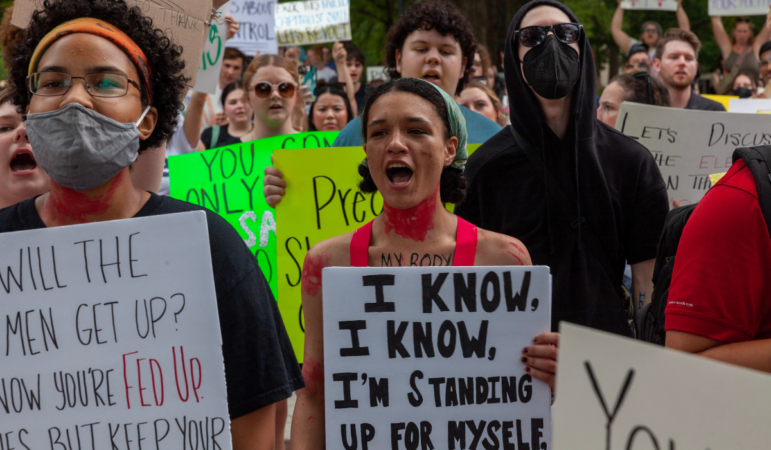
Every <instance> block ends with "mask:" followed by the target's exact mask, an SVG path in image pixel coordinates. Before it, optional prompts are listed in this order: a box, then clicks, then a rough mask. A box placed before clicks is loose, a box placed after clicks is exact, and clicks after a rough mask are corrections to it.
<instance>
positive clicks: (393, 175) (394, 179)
mask: <svg viewBox="0 0 771 450" xmlns="http://www.w3.org/2000/svg"><path fill="white" fill-rule="evenodd" d="M385 172H386V177H387V178H388V181H390V182H391V184H392V185H393V186H397V187H404V186H407V185H408V184H409V183H410V180H412V175H413V170H412V169H411V168H410V167H409V166H407V165H406V164H405V163H403V162H401V161H392V162H390V163H388V165H387V166H386V171H385Z"/></svg>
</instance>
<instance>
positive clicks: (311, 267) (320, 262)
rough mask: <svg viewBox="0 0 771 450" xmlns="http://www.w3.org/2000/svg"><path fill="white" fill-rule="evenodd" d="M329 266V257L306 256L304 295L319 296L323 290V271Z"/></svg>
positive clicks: (303, 281) (304, 264)
mask: <svg viewBox="0 0 771 450" xmlns="http://www.w3.org/2000/svg"><path fill="white" fill-rule="evenodd" d="M328 264H329V256H327V255H325V254H321V255H318V256H306V257H305V262H304V263H303V280H302V293H303V294H307V295H318V293H319V292H320V290H321V269H323V268H324V267H326V266H327V265H328Z"/></svg>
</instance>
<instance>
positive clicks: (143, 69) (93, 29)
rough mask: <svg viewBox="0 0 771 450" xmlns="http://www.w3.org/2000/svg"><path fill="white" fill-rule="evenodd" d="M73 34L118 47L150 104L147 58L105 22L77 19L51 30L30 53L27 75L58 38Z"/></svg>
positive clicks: (33, 71) (128, 38) (125, 37)
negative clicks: (110, 43)
mask: <svg viewBox="0 0 771 450" xmlns="http://www.w3.org/2000/svg"><path fill="white" fill-rule="evenodd" d="M73 33H88V34H93V35H96V36H100V37H103V38H105V39H107V40H108V41H110V42H112V43H113V44H115V45H117V46H118V47H120V49H121V50H123V51H124V52H125V53H126V55H128V57H129V58H131V61H133V62H134V65H135V66H136V67H137V70H138V71H139V72H140V74H141V76H142V79H143V81H144V86H145V89H147V100H148V102H149V103H150V104H152V101H153V89H152V84H151V83H150V73H151V71H150V66H149V65H148V64H147V57H146V56H145V53H144V52H143V51H142V49H141V48H139V46H138V45H137V44H136V43H135V42H134V41H133V40H132V39H131V38H130V37H128V36H127V35H126V33H124V32H122V31H121V30H119V29H117V28H115V27H114V26H113V25H110V24H109V23H107V22H104V21H102V20H99V19H94V18H92V17H81V18H79V19H75V20H70V21H69V22H64V23H63V24H61V25H59V26H57V27H56V28H54V29H53V30H51V31H49V32H48V34H46V35H45V36H44V37H43V39H41V40H40V43H39V44H38V45H37V48H35V52H34V53H32V59H31V60H30V62H29V74H28V75H32V74H33V73H35V72H36V71H37V68H38V64H39V63H40V59H41V58H42V57H43V54H45V52H46V50H48V49H49V47H51V45H53V43H54V42H56V41H57V40H58V39H59V38H61V37H64V36H67V35H70V34H73Z"/></svg>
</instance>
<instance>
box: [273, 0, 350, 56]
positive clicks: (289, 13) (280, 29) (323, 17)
mask: <svg viewBox="0 0 771 450" xmlns="http://www.w3.org/2000/svg"><path fill="white" fill-rule="evenodd" d="M275 16H276V36H278V45H280V46H285V45H313V44H323V43H325V42H335V41H350V40H351V39H352V37H351V14H350V0H310V1H304V2H288V3H276V12H275Z"/></svg>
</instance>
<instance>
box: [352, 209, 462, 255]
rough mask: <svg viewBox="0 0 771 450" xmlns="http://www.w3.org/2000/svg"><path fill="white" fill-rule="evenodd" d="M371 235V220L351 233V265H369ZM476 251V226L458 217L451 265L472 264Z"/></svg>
mask: <svg viewBox="0 0 771 450" xmlns="http://www.w3.org/2000/svg"><path fill="white" fill-rule="evenodd" d="M371 237H372V222H370V223H368V224H366V225H364V226H363V227H361V228H359V229H358V230H356V231H355V232H354V233H353V238H352V239H351V267H367V266H369V241H370V238H371ZM476 253H477V227H475V226H474V225H472V224H470V223H468V222H466V221H465V220H463V219H461V218H460V217H458V231H457V233H456V236H455V256H454V257H453V260H452V265H453V266H473V265H474V258H475V256H476Z"/></svg>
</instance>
